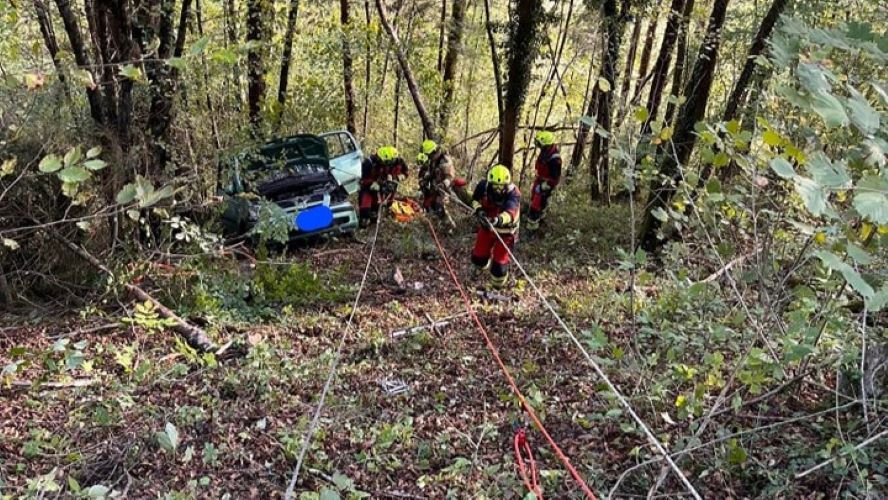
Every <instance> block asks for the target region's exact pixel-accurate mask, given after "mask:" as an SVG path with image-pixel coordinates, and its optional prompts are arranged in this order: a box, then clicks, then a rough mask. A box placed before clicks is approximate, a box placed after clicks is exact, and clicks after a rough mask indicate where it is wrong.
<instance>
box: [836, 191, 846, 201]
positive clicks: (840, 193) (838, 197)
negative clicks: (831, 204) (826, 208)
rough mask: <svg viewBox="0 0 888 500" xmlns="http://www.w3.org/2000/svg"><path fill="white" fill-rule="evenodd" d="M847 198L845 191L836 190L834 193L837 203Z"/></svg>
mask: <svg viewBox="0 0 888 500" xmlns="http://www.w3.org/2000/svg"><path fill="white" fill-rule="evenodd" d="M847 199H848V193H847V191H838V192H837V193H836V201H838V202H839V203H845V201H846V200H847Z"/></svg>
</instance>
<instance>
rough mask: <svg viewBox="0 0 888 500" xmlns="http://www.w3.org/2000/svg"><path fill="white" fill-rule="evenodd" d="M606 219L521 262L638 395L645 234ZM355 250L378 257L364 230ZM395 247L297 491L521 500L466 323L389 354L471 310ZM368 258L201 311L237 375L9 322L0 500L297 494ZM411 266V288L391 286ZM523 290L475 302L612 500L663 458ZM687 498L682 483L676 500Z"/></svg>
mask: <svg viewBox="0 0 888 500" xmlns="http://www.w3.org/2000/svg"><path fill="white" fill-rule="evenodd" d="M605 210H606V212H605V213H599V214H596V215H597V217H598V222H593V223H591V224H589V225H588V227H587V228H586V229H584V230H583V231H579V230H571V231H564V230H559V231H556V230H555V229H554V228H564V227H568V226H567V225H565V222H564V221H563V220H558V219H557V218H553V224H552V225H553V226H554V228H553V227H550V228H549V229H548V231H549V237H548V238H546V239H545V240H540V239H536V240H530V241H528V240H522V241H521V242H520V243H519V246H518V250H517V255H518V257H519V258H520V259H523V260H524V263H525V264H526V266H527V268H528V270H529V272H530V273H531V274H532V276H533V278H534V280H535V281H536V282H537V283H538V284H539V286H540V287H541V288H542V289H543V290H544V291H546V292H545V293H547V294H548V295H549V299H550V300H551V301H553V304H554V305H555V306H556V307H557V308H558V309H559V311H560V312H561V314H562V315H563V316H564V317H565V318H566V319H567V321H568V322H569V323H570V324H571V325H572V327H574V329H575V331H576V332H577V333H578V334H579V335H581V336H582V338H583V339H584V342H586V343H587V345H588V346H589V348H590V350H592V352H594V353H595V354H596V356H601V358H600V359H601V362H602V363H603V364H605V366H606V370H607V372H608V373H609V375H610V376H611V377H613V380H614V382H615V383H616V384H617V385H618V386H619V387H621V388H623V391H624V393H626V394H630V395H632V394H637V392H638V391H637V390H638V388H639V386H641V385H644V384H646V383H647V381H645V380H639V377H638V374H637V373H634V372H633V370H631V369H628V365H627V364H626V363H625V360H623V361H622V362H621V358H623V356H624V354H626V353H630V352H634V351H633V350H634V349H636V346H635V345H634V342H633V340H632V335H631V328H630V324H629V320H628V319H627V317H626V311H627V294H626V293H625V290H626V287H627V285H626V278H627V276H628V274H627V273H626V272H625V271H620V270H619V269H618V266H617V265H616V264H617V263H616V255H615V249H616V248H617V247H624V248H625V247H626V246H628V241H626V238H627V237H628V234H627V233H625V232H624V231H622V229H620V227H621V225H619V224H614V223H613V221H614V220H622V219H623V218H624V217H625V216H626V209H625V207H614V208H612V209H605ZM607 211H609V212H607ZM468 227H469V223H468V222H467V221H464V222H463V225H462V228H461V229H460V230H458V231H457V232H456V233H455V234H453V235H448V236H447V237H446V239H445V246H446V247H447V251H448V252H449V255H450V257H451V259H452V262H453V263H454V265H455V266H456V268H457V272H458V273H459V276H460V279H461V281H462V282H463V283H464V284H465V285H466V286H467V287H468V289H469V290H471V289H473V288H474V284H475V283H476V281H474V278H473V276H472V271H471V269H470V267H471V266H470V264H469V250H470V248H471V244H472V238H473V236H472V234H471V233H470V231H469V229H468ZM359 236H360V237H361V238H363V239H369V234H368V232H366V231H362V232H361V233H359ZM378 241H379V244H378V247H377V249H376V252H377V254H376V255H377V257H376V258H375V259H374V264H373V266H372V267H371V270H370V274H369V278H368V282H367V284H366V289H365V290H364V295H363V296H362V298H361V301H360V304H359V307H358V310H357V314H356V316H355V328H354V333H352V334H349V337H348V338H347V340H346V342H345V347H344V351H343V356H342V361H341V363H340V365H339V368H338V372H337V377H336V378H335V380H334V382H333V386H332V389H331V391H330V393H329V396H328V398H327V400H326V404H325V408H324V411H323V414H322V418H321V420H320V426H319V429H318V431H317V433H316V434H315V436H314V439H313V441H312V444H311V447H310V450H309V452H308V454H307V458H306V463H305V465H304V466H303V468H302V471H301V473H300V479H299V484H298V485H297V491H299V492H302V494H303V496H302V498H306V499H309V498H336V496H335V495H334V494H333V492H337V494H339V495H341V497H342V498H359V497H363V496H370V497H373V498H445V497H448V498H467V497H471V498H522V497H524V496H525V494H526V490H525V488H524V487H523V485H522V483H521V481H520V477H519V476H518V473H517V470H516V468H515V465H514V463H515V459H514V453H513V450H512V439H513V429H512V424H513V421H515V420H516V419H523V412H522V411H521V410H520V408H519V406H518V405H517V402H516V399H515V398H514V397H513V396H512V395H511V393H510V391H509V388H508V385H507V383H506V380H505V378H504V377H503V375H502V373H501V372H500V370H499V368H498V366H497V365H496V363H494V362H493V358H492V357H491V355H490V353H489V352H488V350H487V348H486V345H485V343H484V340H483V338H482V336H481V335H480V333H479V332H478V330H477V328H476V327H475V325H474V324H473V323H472V322H471V321H470V320H469V319H467V318H466V317H464V316H463V317H459V318H455V319H453V320H452V322H451V324H450V325H449V326H448V327H446V328H444V329H442V330H441V331H435V332H425V333H420V334H417V335H410V336H406V337H404V338H400V339H393V338H392V337H391V332H392V331H394V330H397V329H401V328H406V327H411V326H415V325H421V324H427V323H429V318H432V319H435V320H438V319H441V318H447V317H450V316H453V315H456V314H460V313H463V312H464V311H465V307H464V304H463V302H462V300H461V299H460V297H459V295H458V293H457V290H456V288H455V287H454V284H453V282H452V281H451V279H450V277H449V275H448V274H447V272H446V268H445V266H444V265H443V262H442V261H441V260H440V259H435V258H433V256H434V255H436V254H437V252H436V250H435V247H434V246H433V243H432V240H431V238H430V237H429V233H428V228H427V226H426V225H425V223H424V222H423V221H422V220H417V221H414V222H413V223H411V224H409V225H402V224H397V223H395V222H393V221H390V220H385V221H384V222H383V224H382V226H381V228H380V236H379V239H378ZM368 248H369V247H368V246H367V245H366V244H365V243H362V242H361V241H350V240H339V241H337V240H331V241H328V242H326V243H324V244H322V245H321V246H319V247H318V246H315V247H305V248H298V249H295V250H292V251H290V252H288V255H287V256H286V259H280V258H279V259H278V260H277V261H276V264H281V265H285V264H286V262H299V263H301V264H302V265H305V266H307V269H309V270H310V271H311V272H312V273H315V275H316V276H318V277H320V278H319V280H320V281H321V282H326V281H325V280H327V279H329V280H335V282H336V283H338V284H337V285H336V286H337V287H338V288H337V290H338V292H337V293H336V294H333V296H332V299H330V300H327V301H322V303H321V304H320V305H319V304H318V303H317V302H316V301H312V300H307V301H305V302H304V303H301V304H293V303H290V304H281V305H279V306H275V305H271V306H269V307H267V309H269V310H270V314H266V316H265V319H262V320H258V319H252V320H234V319H231V318H226V319H220V318H218V317H217V318H214V317H212V316H211V315H205V317H204V318H203V319H204V320H205V321H207V322H208V329H210V331H212V332H214V334H215V335H216V336H217V338H218V339H219V340H221V341H225V340H227V339H230V338H238V339H243V340H244V341H245V343H246V344H247V345H248V346H249V349H248V352H247V353H246V354H244V355H241V356H234V357H231V358H229V359H219V360H215V359H212V358H201V357H199V356H195V355H194V354H193V352H191V351H189V350H188V349H187V348H185V347H184V345H183V344H182V342H181V341H179V340H178V339H177V338H176V336H175V335H174V334H172V333H169V332H165V331H161V329H160V327H158V328H151V327H150V324H147V323H145V322H143V323H140V324H139V325H138V326H129V325H124V324H122V323H121V319H124V318H121V317H114V316H109V315H105V314H103V313H101V312H97V311H95V310H84V311H83V312H82V314H81V315H80V316H73V317H63V318H58V319H55V320H47V319H45V318H40V319H39V320H38V319H32V320H28V321H27V325H26V326H22V325H21V322H20V321H21V320H20V321H19V322H18V325H16V324H15V323H9V324H4V325H2V330H0V366H5V365H7V364H8V363H13V362H19V366H18V371H17V372H16V373H15V375H14V376H13V377H7V378H6V381H7V382H10V383H9V384H6V385H5V386H4V387H3V388H2V389H0V399H2V401H3V403H2V404H0V426H2V427H0V459H2V460H0V492H4V493H6V492H9V493H12V494H14V495H15V494H17V493H22V494H24V493H25V492H27V491H29V490H30V491H36V489H38V488H40V487H44V486H45V485H46V484H50V485H52V484H53V483H54V484H57V485H58V487H59V488H62V489H67V491H72V490H77V489H78V488H82V489H83V490H84V491H86V490H87V488H88V487H89V486H93V485H102V486H104V487H108V488H113V489H114V490H117V491H119V492H126V494H127V495H128V496H130V497H133V498H147V497H158V496H160V497H168V498H194V497H202V498H220V497H226V498H260V497H262V498H266V497H278V496H282V493H283V491H284V490H285V489H286V486H287V483H288V481H289V480H290V477H291V474H292V471H293V466H294V463H295V457H296V456H297V455H298V454H299V449H300V447H301V445H302V441H303V436H304V434H305V432H306V429H307V427H308V423H309V421H310V419H311V416H312V414H313V411H314V408H315V405H316V404H317V400H318V397H319V394H320V392H321V389H322V387H323V384H324V381H325V379H326V377H327V374H328V370H329V367H330V363H331V361H332V359H333V353H334V352H335V348H336V345H337V343H338V342H339V339H340V337H341V336H342V335H345V334H346V330H345V327H344V325H345V320H346V318H347V317H348V314H349V312H350V309H351V303H352V301H353V300H354V293H355V292H356V288H357V286H356V285H357V283H358V282H359V281H360V278H361V275H362V271H363V268H364V263H365V261H366V252H367V249H368ZM581 252H587V254H586V255H581V254H580V253H581ZM581 262H582V264H580V263H581ZM237 265H238V266H241V267H242V269H241V270H240V271H239V272H242V273H246V274H249V273H250V272H256V271H255V264H254V265H250V263H249V262H248V261H240V262H239V263H238V264H237ZM396 270H400V273H401V274H402V275H403V278H404V281H405V282H406V283H407V284H408V287H407V290H406V291H405V290H403V289H400V288H399V287H398V286H396V285H395V283H394V282H393V280H392V275H393V273H394V272H395V271H396ZM513 276H514V274H513ZM485 278H486V277H485ZM331 283H332V281H331ZM416 284H419V285H416ZM514 284H515V288H514V289H513V290H511V291H510V294H511V295H512V296H513V297H514V298H515V301H514V302H509V303H507V302H488V301H485V300H482V299H481V298H480V297H478V298H476V299H475V301H474V306H475V308H476V309H477V310H478V311H479V313H480V318H481V321H482V322H483V323H484V324H485V325H486V326H487V327H488V329H489V331H490V333H491V337H492V341H493V343H494V344H495V345H496V346H497V347H498V348H499V351H500V353H501V355H502V358H503V360H504V361H505V363H506V364H507V366H509V368H510V369H511V371H512V374H513V375H514V376H515V378H516V380H517V383H518V385H519V387H520V388H521V390H522V392H523V393H524V394H525V395H526V396H527V397H528V399H529V400H530V402H531V404H532V405H533V406H534V407H535V408H536V409H537V410H538V412H539V414H540V415H541V417H542V418H543V419H544V423H545V426H546V428H547V429H548V430H549V432H550V433H551V434H552V437H553V438H554V439H555V441H556V442H557V443H558V444H559V445H560V446H561V447H562V449H563V450H564V452H565V454H566V455H567V456H569V457H570V458H571V460H572V462H573V464H574V465H575V466H576V467H577V469H578V470H579V471H581V474H582V475H583V476H584V477H585V478H586V479H587V481H588V482H589V485H590V486H591V487H592V489H593V490H594V491H596V492H599V493H605V494H606V493H607V491H608V489H609V488H610V487H611V486H613V484H614V481H615V480H616V479H617V477H619V475H620V473H621V472H623V471H624V470H625V469H627V468H629V467H631V466H632V465H634V464H636V463H637V462H640V461H641V460H642V459H643V458H645V457H650V456H651V453H652V451H651V450H650V448H649V446H647V445H646V441H645V439H644V437H643V435H642V434H641V433H640V432H639V431H638V430H637V429H634V428H633V425H632V424H631V421H630V420H629V418H628V416H627V415H625V414H624V413H622V412H621V411H620V410H619V409H618V405H617V403H616V402H615V401H613V399H612V398H609V397H607V393H606V390H604V389H603V387H602V384H601V382H600V381H599V380H598V379H597V377H596V376H595V375H594V372H592V370H591V369H590V367H589V366H588V364H587V363H586V361H585V360H584V359H583V358H582V357H581V355H580V353H579V351H578V350H577V349H576V348H575V346H574V345H573V344H572V343H571V342H570V340H569V339H568V338H567V337H566V335H565V334H564V333H563V332H562V331H561V329H560V328H559V327H558V325H557V323H556V322H555V319H554V318H553V317H552V316H551V315H550V314H549V313H548V312H547V311H546V310H545V309H544V307H543V306H542V305H541V303H540V301H539V299H538V297H537V296H536V295H535V293H534V292H533V291H532V290H531V288H530V287H529V286H527V284H526V283H524V282H523V280H522V279H517V280H516V281H515V283H514ZM657 290H658V287H657V285H656V282H651V283H649V284H647V285H645V286H640V287H639V289H638V291H637V294H638V295H639V297H640V298H641V299H642V300H643V299H644V297H645V296H646V295H650V296H655V295H656V294H657V293H658V292H657ZM223 309H224V307H223ZM146 325H148V327H147V328H146ZM64 339H68V340H67V341H66V340H64ZM626 357H627V358H628V357H629V356H628V355H627V356H626ZM23 360H28V361H27V362H25V363H21V361H23ZM65 366H68V367H69V368H70V369H64V367H65ZM386 379H399V380H402V381H403V382H404V383H405V384H406V386H407V391H406V393H403V394H398V395H388V394H386V392H385V391H384V390H383V389H382V388H381V386H380V383H379V382H380V381H381V380H386ZM41 383H49V385H43V386H40V384H41ZM78 383H80V384H88V386H85V387H77V386H76V384H78ZM52 384H56V385H52ZM26 389H29V390H26ZM30 389H33V390H30ZM631 399H632V401H633V404H637V405H641V406H643V407H645V408H644V409H645V410H646V411H643V412H642V414H643V415H645V418H648V419H650V421H648V424H650V425H651V426H652V427H654V428H655V429H658V430H659V433H658V435H660V436H663V437H665V438H667V439H668V438H669V436H672V437H675V436H674V435H672V434H670V433H672V432H674V431H675V430H676V426H674V425H672V424H673V422H671V419H670V417H669V415H664V414H662V413H660V414H659V415H658V414H657V413H656V412H652V411H651V410H652V409H653V407H654V406H653V404H652V402H651V401H650V399H649V398H648V396H647V395H645V394H643V393H642V394H637V395H636V396H633V397H632V398H631ZM168 424H172V425H171V426H170V425H168ZM682 427H683V426H682ZM678 432H680V433H686V432H687V430H686V429H684V428H681V427H680V428H678ZM529 439H530V443H531V445H532V447H533V450H534V454H535V457H536V460H537V462H538V466H539V469H540V479H541V483H542V486H543V491H544V492H545V494H546V497H547V498H580V497H581V493H580V491H579V489H578V488H577V487H576V484H575V483H574V482H573V480H572V479H571V478H570V476H569V475H568V474H567V472H566V471H565V470H564V468H563V466H562V465H561V463H560V462H559V461H558V459H557V458H556V457H555V455H554V454H553V453H552V450H551V449H550V447H549V446H548V445H547V444H546V443H545V441H544V440H543V437H542V436H541V435H540V433H539V432H537V431H536V430H532V431H530V433H529ZM787 459H788V458H787ZM772 465H777V466H779V465H780V464H772ZM658 471H659V466H654V467H647V468H642V469H640V470H639V471H637V472H636V474H637V475H638V476H640V477H636V478H632V477H630V478H628V479H627V482H626V484H627V485H633V484H634V485H635V487H630V488H629V489H630V490H632V491H633V493H636V494H638V493H644V491H645V490H644V489H639V487H638V482H639V481H642V483H643V484H649V482H650V481H651V478H652V477H653V476H655V475H656V473H657V472H658ZM718 477H719V472H715V473H713V475H712V476H710V478H709V479H707V480H706V482H707V483H708V484H718ZM642 479H643V480H642ZM4 482H5V485H4ZM698 482H702V481H698ZM701 487H702V486H701ZM642 488H643V486H642ZM703 489H704V490H705V489H706V488H703ZM680 491H681V486H680V484H679V483H678V482H677V481H674V478H670V480H669V481H668V482H667V484H666V486H665V487H664V488H662V489H661V492H663V493H679V492H680ZM321 493H322V494H321ZM226 495H227V496H226Z"/></svg>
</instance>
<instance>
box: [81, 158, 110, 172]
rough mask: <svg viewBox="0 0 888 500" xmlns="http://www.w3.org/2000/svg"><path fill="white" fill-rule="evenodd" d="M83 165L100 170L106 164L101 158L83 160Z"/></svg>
mask: <svg viewBox="0 0 888 500" xmlns="http://www.w3.org/2000/svg"><path fill="white" fill-rule="evenodd" d="M83 166H84V167H85V168H88V169H90V170H102V169H103V168H105V167H107V166H108V164H107V163H105V162H104V161H102V160H87V161H85V162H83Z"/></svg>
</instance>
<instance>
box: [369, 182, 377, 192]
mask: <svg viewBox="0 0 888 500" xmlns="http://www.w3.org/2000/svg"><path fill="white" fill-rule="evenodd" d="M370 191H379V183H377V182H374V183H373V184H370Z"/></svg>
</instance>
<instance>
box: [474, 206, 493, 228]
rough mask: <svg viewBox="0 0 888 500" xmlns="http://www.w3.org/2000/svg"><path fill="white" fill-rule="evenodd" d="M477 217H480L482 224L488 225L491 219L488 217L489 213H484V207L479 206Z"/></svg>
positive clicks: (476, 210) (476, 211)
mask: <svg viewBox="0 0 888 500" xmlns="http://www.w3.org/2000/svg"><path fill="white" fill-rule="evenodd" d="M475 218H476V219H478V222H480V223H481V225H482V226H485V227H486V226H487V224H489V223H490V221H489V220H488V219H487V214H486V213H484V208H483V207H478V208H476V209H475Z"/></svg>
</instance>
